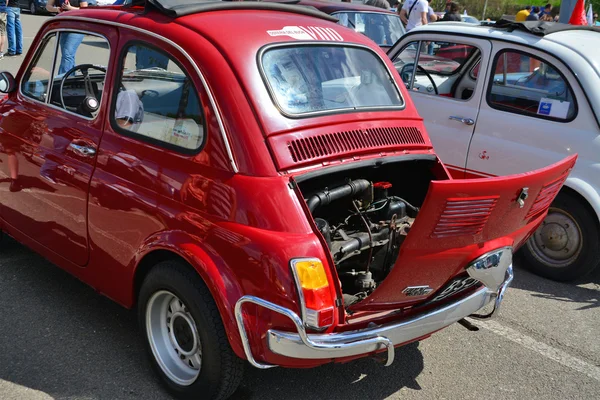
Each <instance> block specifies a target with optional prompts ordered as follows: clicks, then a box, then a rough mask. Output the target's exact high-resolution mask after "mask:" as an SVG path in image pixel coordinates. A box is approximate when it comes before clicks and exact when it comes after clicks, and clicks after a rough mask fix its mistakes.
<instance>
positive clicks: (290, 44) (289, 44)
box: [256, 40, 406, 119]
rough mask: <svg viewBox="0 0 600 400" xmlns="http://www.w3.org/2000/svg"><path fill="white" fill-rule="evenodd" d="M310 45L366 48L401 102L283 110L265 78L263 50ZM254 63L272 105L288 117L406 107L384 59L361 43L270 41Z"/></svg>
mask: <svg viewBox="0 0 600 400" xmlns="http://www.w3.org/2000/svg"><path fill="white" fill-rule="evenodd" d="M311 46H338V47H352V48H357V49H361V50H366V51H368V52H369V53H371V54H373V55H374V56H375V57H376V58H377V59H378V60H379V61H380V62H381V64H382V65H383V67H384V68H385V70H386V71H387V73H388V76H389V77H390V78H391V82H392V85H393V88H394V89H396V93H397V94H398V97H399V98H400V101H401V102H402V104H400V105H398V106H370V107H359V108H356V107H346V108H335V109H330V110H321V111H309V112H304V113H298V114H291V113H288V112H286V111H284V110H283V108H282V107H281V106H280V104H279V101H278V100H277V97H276V96H275V91H274V90H273V87H272V86H271V82H270V81H269V79H268V78H267V74H266V72H265V70H264V68H263V63H262V58H263V56H264V54H265V52H267V51H269V50H272V49H276V48H280V47H284V48H285V47H311ZM388 60H389V59H388ZM256 63H257V65H258V71H259V72H260V76H261V78H262V80H263V84H264V85H265V87H266V89H267V92H268V93H269V97H270V98H271V101H272V103H273V105H274V106H275V108H277V110H278V111H279V112H280V113H281V115H283V116H285V117H287V118H290V119H301V118H311V117H318V116H322V115H335V114H346V113H361V112H370V111H399V110H404V109H405V108H406V100H405V99H404V96H402V91H401V90H400V87H399V86H398V82H396V79H394V74H393V73H392V71H391V70H390V68H389V66H388V65H387V63H386V62H385V60H384V59H383V58H382V57H381V56H380V55H379V54H378V53H377V52H376V51H374V50H373V49H372V48H370V47H369V46H365V45H363V44H357V43H346V42H330V41H320V40H315V41H297V42H283V43H270V44H267V45H265V46H263V47H262V48H261V49H260V50H259V51H258V53H257V54H256Z"/></svg>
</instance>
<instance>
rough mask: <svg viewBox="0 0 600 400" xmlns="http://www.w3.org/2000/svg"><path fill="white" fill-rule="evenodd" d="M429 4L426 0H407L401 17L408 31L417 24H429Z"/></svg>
mask: <svg viewBox="0 0 600 400" xmlns="http://www.w3.org/2000/svg"><path fill="white" fill-rule="evenodd" d="M428 12H429V5H428V3H427V1H426V0H406V1H405V2H404V5H402V9H401V10H400V19H401V20H402V22H404V24H405V25H406V32H409V31H410V30H411V29H414V28H416V27H417V26H421V25H427V14H428Z"/></svg>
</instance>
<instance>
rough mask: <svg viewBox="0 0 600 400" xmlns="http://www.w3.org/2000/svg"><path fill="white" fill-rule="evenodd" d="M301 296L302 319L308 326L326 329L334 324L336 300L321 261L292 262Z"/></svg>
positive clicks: (304, 259)
mask: <svg viewBox="0 0 600 400" xmlns="http://www.w3.org/2000/svg"><path fill="white" fill-rule="evenodd" d="M291 266H292V272H293V274H294V277H295V279H296V286H297V288H298V292H299V294H300V307H301V309H302V319H303V321H304V324H305V325H306V326H309V327H311V328H324V327H327V326H330V325H331V324H333V319H334V299H333V297H332V296H331V291H330V288H329V280H328V279H327V274H326V273H325V267H324V266H323V263H322V262H321V260H319V259H316V258H297V259H293V260H292V262H291Z"/></svg>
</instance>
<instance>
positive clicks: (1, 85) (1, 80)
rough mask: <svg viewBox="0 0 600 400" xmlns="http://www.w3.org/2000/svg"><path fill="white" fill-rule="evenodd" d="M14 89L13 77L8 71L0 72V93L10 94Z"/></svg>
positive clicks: (15, 84)
mask: <svg viewBox="0 0 600 400" xmlns="http://www.w3.org/2000/svg"><path fill="white" fill-rule="evenodd" d="M16 88H17V82H16V81H15V77H14V76H13V75H12V74H11V73H10V72H8V71H4V72H0V92H2V93H12V92H14V91H15V89H16Z"/></svg>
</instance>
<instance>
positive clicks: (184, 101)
mask: <svg viewBox="0 0 600 400" xmlns="http://www.w3.org/2000/svg"><path fill="white" fill-rule="evenodd" d="M123 60H124V61H123V64H122V71H121V73H120V76H119V77H118V79H117V82H118V86H117V93H116V97H115V99H114V100H113V108H112V109H113V126H115V125H116V127H117V129H118V130H121V131H122V132H125V133H129V134H133V135H136V136H138V137H140V138H145V139H149V140H151V141H153V142H154V143H157V144H159V145H160V144H165V145H169V146H172V147H173V146H174V147H176V148H180V149H182V150H184V151H196V150H198V149H200V147H201V146H202V144H203V143H204V136H205V134H204V116H203V113H202V107H201V104H200V100H199V97H198V94H197V91H196V89H195V87H194V84H193V82H192V80H191V78H190V77H189V76H188V75H187V74H186V72H185V71H184V70H183V68H182V67H181V66H180V65H179V64H178V63H177V62H176V61H175V60H174V59H173V57H171V56H170V55H169V54H167V53H165V52H163V51H162V50H160V49H157V48H155V47H151V46H148V45H145V44H142V43H136V44H134V45H131V46H129V47H127V49H126V50H125V53H124V56H123Z"/></svg>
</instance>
